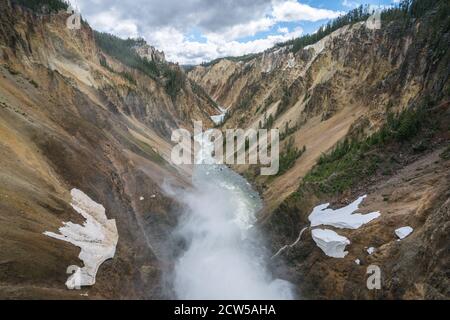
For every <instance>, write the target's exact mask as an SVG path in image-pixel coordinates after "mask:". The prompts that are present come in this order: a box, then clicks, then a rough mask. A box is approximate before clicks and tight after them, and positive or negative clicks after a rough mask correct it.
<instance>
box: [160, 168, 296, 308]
mask: <svg viewBox="0 0 450 320" xmlns="http://www.w3.org/2000/svg"><path fill="white" fill-rule="evenodd" d="M193 186H194V188H193V189H190V190H173V189H171V190H167V191H168V192H169V193H171V194H172V196H173V197H175V198H176V199H177V201H179V202H180V203H181V204H182V205H183V207H184V210H183V214H182V216H181V218H180V221H179V225H178V227H177V229H176V231H175V236H177V237H179V238H181V239H182V240H183V241H184V243H185V244H186V248H185V251H184V252H182V253H181V255H180V256H179V257H178V258H177V261H176V264H175V266H174V270H173V274H172V275H171V276H170V278H171V281H172V286H173V290H174V292H175V295H176V298H177V299H258V300H259V299H261V300H262V299H268V300H270V299H274V300H275V299H293V298H294V296H293V292H292V291H293V290H292V286H291V284H290V283H289V282H287V281H284V280H280V279H274V278H273V277H272V276H271V274H270V272H269V271H268V270H267V267H266V266H267V255H265V254H264V249H263V247H262V241H261V239H260V236H261V235H260V234H259V232H258V230H257V228H255V227H253V225H252V224H253V223H254V222H255V220H256V219H255V214H256V213H257V211H258V210H259V209H260V208H261V207H262V203H261V200H260V198H259V196H258V194H257V193H256V192H254V191H253V190H252V188H251V187H250V185H249V184H248V183H247V182H246V181H245V179H243V178H242V177H241V176H239V175H238V174H236V173H235V172H233V171H231V170H230V169H228V168H227V167H225V166H221V165H198V166H196V168H195V170H194V176H193Z"/></svg>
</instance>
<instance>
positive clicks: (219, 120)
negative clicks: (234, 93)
mask: <svg viewBox="0 0 450 320" xmlns="http://www.w3.org/2000/svg"><path fill="white" fill-rule="evenodd" d="M219 110H220V112H222V113H221V114H219V115H216V116H211V120H212V121H213V122H214V124H216V125H219V124H222V122H223V120H224V119H225V116H226V114H227V109H224V108H222V107H220V106H219Z"/></svg>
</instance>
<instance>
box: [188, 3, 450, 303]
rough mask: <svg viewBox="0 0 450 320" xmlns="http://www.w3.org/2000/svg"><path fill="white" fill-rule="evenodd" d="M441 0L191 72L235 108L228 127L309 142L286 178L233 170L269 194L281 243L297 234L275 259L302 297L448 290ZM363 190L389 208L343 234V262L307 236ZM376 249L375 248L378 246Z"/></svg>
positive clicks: (421, 294)
mask: <svg viewBox="0 0 450 320" xmlns="http://www.w3.org/2000/svg"><path fill="white" fill-rule="evenodd" d="M434 3H435V6H434V7H432V8H431V9H429V10H428V11H427V12H426V14H424V15H422V16H421V17H418V18H408V19H399V20H395V19H394V20H392V19H389V17H388V15H382V18H386V20H384V21H383V20H382V23H381V26H379V25H378V24H374V23H373V21H372V20H370V21H369V22H359V23H355V24H353V25H347V26H344V27H342V28H340V29H338V30H336V31H334V32H333V33H331V34H330V35H328V36H326V37H325V38H323V39H321V40H320V41H318V42H317V43H315V44H313V45H310V46H307V47H304V48H303V49H300V50H299V51H297V52H295V53H294V52H293V50H292V47H289V46H279V47H276V48H273V49H270V50H267V51H266V52H264V53H261V54H259V55H257V56H256V57H254V58H252V59H250V60H248V59H245V60H243V61H235V60H236V59H233V61H232V60H227V59H222V60H219V61H216V62H215V63H214V64H211V65H203V66H198V67H196V68H195V69H193V70H192V71H191V72H190V73H189V77H190V78H191V79H193V80H195V81H196V82H198V83H200V84H201V85H202V86H203V88H205V90H206V91H207V92H208V93H209V94H210V95H211V96H212V97H214V98H215V99H216V100H217V102H218V103H219V104H220V105H221V106H223V107H228V108H230V109H229V110H230V112H229V119H228V120H227V121H226V122H225V124H224V126H223V127H224V128H230V127H231V128H232V127H240V128H258V127H264V128H278V129H279V130H280V134H281V137H282V139H283V142H282V144H281V151H282V153H283V150H284V152H286V153H287V151H288V150H287V148H293V146H294V147H295V148H297V149H298V150H302V149H303V146H305V149H303V150H304V152H300V153H298V156H297V157H296V158H295V159H293V161H291V162H290V163H289V166H287V167H286V168H283V169H284V171H283V172H282V173H281V174H279V175H278V176H275V177H271V178H267V177H260V176H258V168H254V167H249V166H238V167H236V169H237V170H239V171H241V172H242V173H243V174H245V175H246V176H247V177H248V178H250V179H252V180H253V182H254V183H255V185H256V186H257V187H259V189H260V191H261V192H262V194H263V196H264V200H265V202H266V205H267V210H266V211H265V212H263V213H262V219H261V224H262V225H263V226H264V228H265V229H266V231H267V233H268V234H270V235H271V243H272V246H273V252H277V251H278V249H280V248H282V247H283V246H285V245H291V244H295V245H293V246H292V247H289V248H288V249H287V250H286V252H284V253H283V254H282V255H284V257H285V258H286V260H287V263H286V264H285V265H281V264H280V265H278V263H279V262H277V261H276V259H275V261H274V265H275V266H276V267H277V268H279V270H282V272H288V273H289V274H290V275H291V277H292V279H291V280H292V281H293V282H295V283H297V284H298V288H299V291H300V292H301V293H302V295H303V297H305V298H342V297H347V298H365V299H369V298H387V299H392V298H445V297H446V298H448V296H449V293H448V288H449V284H448V279H446V277H445V269H446V268H448V265H447V266H445V264H446V263H444V262H443V260H446V259H447V258H445V257H446V256H447V255H448V253H445V251H446V249H445V247H446V246H447V245H448V241H449V239H448V236H446V235H445V233H446V232H448V230H447V231H445V230H446V229H448V228H446V227H445V225H446V223H444V222H443V221H444V220H445V219H448V205H447V204H448V197H449V194H448V192H449V190H450V186H449V184H448V181H449V177H448V174H447V172H448V166H449V160H448V157H447V156H445V154H447V153H448V145H449V138H450V133H449V131H448V119H449V118H450V117H449V115H450V114H449V108H448V106H449V104H448V101H449V87H450V85H449V65H450V60H449V57H450V53H449V51H448V43H449V39H450V38H449V37H450V34H449V29H448V15H446V13H445V12H448V5H447V4H445V2H443V1H434ZM378 27H380V28H378ZM414 110H423V111H420V112H419V111H417V112H416V111H414ZM397 114H401V116H396V115H397ZM412 114H414V116H412ZM419 114H420V115H419ZM413 118H414V119H416V120H413ZM393 119H396V120H393ZM419 119H421V120H419ZM425 119H426V121H425ZM394 123H395V124H394ZM406 128H409V129H406ZM412 128H414V129H412ZM418 128H420V129H418ZM404 130H406V131H407V132H408V133H406V131H404ZM380 137H382V138H380ZM379 138H380V139H379ZM291 141H293V145H292V144H290V142H291ZM336 146H338V147H336ZM446 148H447V149H446ZM335 149H336V150H337V151H336V152H332V150H335ZM446 150H447V151H446ZM340 152H341V153H340ZM328 153H331V154H332V155H331V156H330V157H324V156H323V155H324V154H328ZM440 155H441V156H440ZM291 160H292V159H291ZM319 160H320V161H319ZM364 194H368V198H367V199H366V200H365V201H364V204H363V205H364V206H363V209H362V211H363V213H364V212H371V211H381V217H380V218H379V219H377V220H375V221H374V222H371V223H370V224H369V225H368V226H367V227H366V228H361V230H356V231H347V232H341V231H339V230H338V231H339V232H340V234H343V235H345V236H347V238H348V239H350V241H351V243H352V244H351V247H350V250H349V254H348V256H346V258H345V259H333V258H330V257H327V256H325V255H324V254H323V252H322V251H321V250H320V249H318V248H317V246H316V245H315V244H314V242H313V241H312V239H311V233H310V231H306V232H305V233H304V234H303V236H302V238H301V241H296V240H298V235H299V232H300V230H302V229H303V228H304V227H308V224H309V222H308V215H309V214H310V213H311V212H312V209H313V208H314V207H315V206H316V205H319V204H321V203H326V202H331V203H332V204H334V208H336V207H341V206H343V205H345V204H348V203H349V202H350V201H353V200H354V199H355V198H357V197H358V196H361V195H364ZM438 221H440V222H438ZM408 224H410V225H413V226H414V228H415V231H414V234H413V236H411V237H410V238H407V239H406V240H403V241H400V242H397V241H396V237H395V234H394V230H395V229H396V228H395V227H400V226H402V225H408ZM444 239H445V240H444ZM446 243H447V245H446ZM372 246H375V247H376V253H375V254H374V255H369V254H368V253H367V252H366V249H367V248H369V247H372ZM425 248H433V252H434V253H426V249H425ZM431 256H433V258H432V257H431ZM355 261H358V262H359V264H357V263H355ZM370 264H376V265H378V266H380V268H381V270H382V274H383V286H382V290H378V291H377V290H375V291H370V290H368V289H367V288H366V282H365V281H366V279H367V275H366V269H367V267H368V265H370ZM414 266H416V268H415V267H414Z"/></svg>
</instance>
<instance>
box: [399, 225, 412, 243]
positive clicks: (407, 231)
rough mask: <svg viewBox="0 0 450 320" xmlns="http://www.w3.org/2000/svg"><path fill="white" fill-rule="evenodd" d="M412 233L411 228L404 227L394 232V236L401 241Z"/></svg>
mask: <svg viewBox="0 0 450 320" xmlns="http://www.w3.org/2000/svg"><path fill="white" fill-rule="evenodd" d="M413 231H414V229H413V228H411V227H409V226H406V227H402V228H398V229H397V230H395V234H396V235H397V237H398V238H399V240H402V239H405V238H406V237H407V236H409V235H410V234H411V233H412V232H413Z"/></svg>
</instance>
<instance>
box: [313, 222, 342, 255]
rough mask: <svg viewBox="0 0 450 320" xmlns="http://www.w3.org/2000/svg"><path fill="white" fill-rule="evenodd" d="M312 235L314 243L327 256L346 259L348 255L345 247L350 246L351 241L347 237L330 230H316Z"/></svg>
mask: <svg viewBox="0 0 450 320" xmlns="http://www.w3.org/2000/svg"><path fill="white" fill-rule="evenodd" d="M311 234H312V238H313V240H314V242H315V243H316V244H317V246H318V247H319V248H320V249H322V251H323V252H324V253H325V254H326V255H327V256H329V257H332V258H344V257H345V256H346V255H347V254H348V252H347V251H345V247H346V246H347V245H349V244H350V240H348V239H347V238H346V237H343V236H340V235H338V234H337V233H336V232H334V231H332V230H328V229H314V230H313V231H311Z"/></svg>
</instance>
